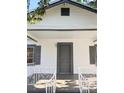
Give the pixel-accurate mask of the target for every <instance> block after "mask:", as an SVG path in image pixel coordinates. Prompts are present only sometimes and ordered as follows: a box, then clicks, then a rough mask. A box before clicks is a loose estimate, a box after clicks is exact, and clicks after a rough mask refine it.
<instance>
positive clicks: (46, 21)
mask: <svg viewBox="0 0 124 93" xmlns="http://www.w3.org/2000/svg"><path fill="white" fill-rule="evenodd" d="M62 7H69V8H70V16H61V11H60V10H61V8H62ZM96 16H97V15H96V13H93V12H90V11H88V10H85V9H82V8H79V7H76V6H73V5H70V4H65V5H64V4H61V5H58V6H55V7H53V8H50V9H48V10H47V11H46V13H45V15H44V18H43V20H42V21H41V22H40V23H38V24H33V25H28V29H63V28H64V29H87V28H89V29H90V28H96V27H97V26H96V25H97V17H96Z"/></svg>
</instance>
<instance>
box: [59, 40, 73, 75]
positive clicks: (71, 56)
mask: <svg viewBox="0 0 124 93" xmlns="http://www.w3.org/2000/svg"><path fill="white" fill-rule="evenodd" d="M61 45H69V46H70V48H71V51H70V52H71V54H70V62H71V63H70V70H71V71H70V73H65V74H73V42H58V43H57V74H63V73H60V71H59V70H60V69H59V68H60V61H59V59H60V46H61Z"/></svg>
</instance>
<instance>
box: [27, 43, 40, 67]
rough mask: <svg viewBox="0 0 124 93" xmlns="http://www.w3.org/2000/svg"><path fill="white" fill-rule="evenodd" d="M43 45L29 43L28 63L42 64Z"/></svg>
mask: <svg viewBox="0 0 124 93" xmlns="http://www.w3.org/2000/svg"><path fill="white" fill-rule="evenodd" d="M40 58H41V46H37V45H27V64H28V65H31V64H33V65H40Z"/></svg>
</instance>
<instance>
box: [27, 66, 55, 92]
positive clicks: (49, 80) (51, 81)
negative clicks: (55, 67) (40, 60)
mask: <svg viewBox="0 0 124 93" xmlns="http://www.w3.org/2000/svg"><path fill="white" fill-rule="evenodd" d="M44 69H45V70H46V71H48V70H49V69H50V68H44ZM40 81H41V84H42V83H44V84H43V86H44V89H45V90H46V93H55V91H56V73H52V72H49V71H48V73H43V72H42V69H41V68H38V67H35V66H34V69H32V74H31V75H30V76H28V78H27V85H32V86H34V87H38V88H40V87H39V86H38V82H40Z"/></svg>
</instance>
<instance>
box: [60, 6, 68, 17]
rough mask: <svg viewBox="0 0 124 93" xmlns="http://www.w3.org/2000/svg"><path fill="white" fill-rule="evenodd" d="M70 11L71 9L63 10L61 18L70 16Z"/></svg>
mask: <svg viewBox="0 0 124 93" xmlns="http://www.w3.org/2000/svg"><path fill="white" fill-rule="evenodd" d="M69 15H70V9H69V8H61V16H69Z"/></svg>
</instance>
